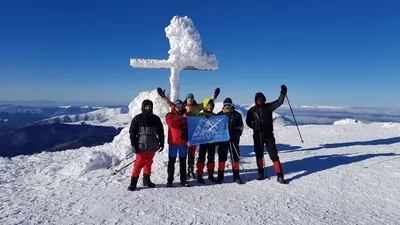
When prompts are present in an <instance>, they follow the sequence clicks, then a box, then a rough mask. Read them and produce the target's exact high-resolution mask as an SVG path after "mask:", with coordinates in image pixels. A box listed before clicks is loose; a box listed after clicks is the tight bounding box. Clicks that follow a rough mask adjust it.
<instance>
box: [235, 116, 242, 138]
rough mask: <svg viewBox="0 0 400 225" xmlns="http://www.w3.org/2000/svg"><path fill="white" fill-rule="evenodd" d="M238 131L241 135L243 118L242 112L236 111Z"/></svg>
mask: <svg viewBox="0 0 400 225" xmlns="http://www.w3.org/2000/svg"><path fill="white" fill-rule="evenodd" d="M236 132H237V134H238V135H239V136H242V133H243V118H242V114H240V113H239V112H236Z"/></svg>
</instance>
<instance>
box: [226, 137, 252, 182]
mask: <svg viewBox="0 0 400 225" xmlns="http://www.w3.org/2000/svg"><path fill="white" fill-rule="evenodd" d="M230 144H231V146H233V149H234V150H235V153H236V155H237V157H238V158H239V164H240V165H242V170H243V173H244V175H245V176H246V179H247V181H250V180H249V177H248V176H247V173H245V171H244V166H243V163H242V158H240V155H239V152H238V150H237V149H236V146H235V145H234V144H233V143H232V142H230Z"/></svg>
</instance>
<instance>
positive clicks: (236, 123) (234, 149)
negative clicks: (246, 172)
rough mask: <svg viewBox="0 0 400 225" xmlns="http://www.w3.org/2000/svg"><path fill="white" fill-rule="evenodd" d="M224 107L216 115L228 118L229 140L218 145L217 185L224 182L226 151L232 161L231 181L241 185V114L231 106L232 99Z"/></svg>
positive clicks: (227, 100) (228, 99) (227, 99)
mask: <svg viewBox="0 0 400 225" xmlns="http://www.w3.org/2000/svg"><path fill="white" fill-rule="evenodd" d="M223 104H224V106H223V109H222V111H221V112H219V113H218V114H217V115H225V116H227V117H228V119H229V121H228V129H229V137H230V138H231V139H230V140H229V141H227V142H221V143H219V145H218V161H219V163H218V177H217V183H218V184H222V183H223V182H224V169H225V163H226V160H227V158H228V150H229V154H230V156H231V159H232V171H233V181H234V182H236V183H238V184H243V182H242V180H240V175H239V159H240V150H239V142H240V136H241V135H242V133H243V119H242V114H240V113H239V112H238V111H236V110H235V107H234V106H233V103H232V99H230V98H226V99H225V100H224V102H223Z"/></svg>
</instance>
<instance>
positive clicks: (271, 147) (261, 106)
mask: <svg viewBox="0 0 400 225" xmlns="http://www.w3.org/2000/svg"><path fill="white" fill-rule="evenodd" d="M286 93H287V87H286V86H285V85H282V86H281V95H280V96H279V98H278V99H277V100H275V101H273V102H270V103H266V98H265V96H264V94H263V93H261V92H258V93H257V94H256V96H255V103H256V105H255V106H253V107H251V108H250V110H249V111H248V112H247V118H246V124H247V126H249V127H250V128H251V129H253V132H254V133H253V140H254V152H255V153H256V159H257V167H258V176H257V180H263V179H264V164H263V162H264V144H266V147H267V150H268V154H269V157H270V159H271V160H272V162H273V164H274V168H275V171H276V174H277V177H278V178H277V181H278V182H279V183H285V180H284V178H283V172H282V167H281V163H280V161H279V156H278V150H277V148H276V144H275V137H274V132H273V131H274V127H273V119H272V112H273V111H274V110H275V109H277V108H278V107H279V106H281V105H282V104H283V102H284V101H285V96H286Z"/></svg>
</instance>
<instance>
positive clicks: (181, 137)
mask: <svg viewBox="0 0 400 225" xmlns="http://www.w3.org/2000/svg"><path fill="white" fill-rule="evenodd" d="M165 118H166V121H167V125H168V144H169V151H168V158H169V160H168V167H167V172H168V178H167V187H172V182H173V181H174V173H175V161H176V157H177V154H178V153H179V172H180V180H181V184H182V186H185V187H187V186H189V183H188V181H187V177H186V152H187V145H186V142H187V121H186V110H185V108H183V102H182V101H181V100H176V101H175V102H174V107H171V112H170V113H168V114H167V115H166V117H165Z"/></svg>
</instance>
